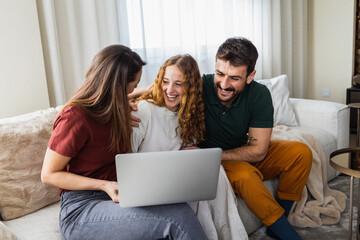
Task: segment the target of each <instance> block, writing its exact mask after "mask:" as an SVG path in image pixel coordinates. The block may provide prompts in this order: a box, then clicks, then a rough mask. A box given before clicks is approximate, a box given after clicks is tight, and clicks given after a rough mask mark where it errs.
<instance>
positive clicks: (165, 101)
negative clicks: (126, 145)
mask: <svg viewBox="0 0 360 240" xmlns="http://www.w3.org/2000/svg"><path fill="white" fill-rule="evenodd" d="M136 102H137V105H138V111H137V112H135V113H133V114H134V115H135V116H136V117H138V118H140V119H141V122H140V126H139V128H133V151H134V152H138V151H157V150H178V149H182V148H185V147H190V146H194V145H197V144H198V143H200V142H201V141H203V140H204V133H205V123H204V103H203V100H202V78H201V75H200V71H199V67H198V65H197V63H196V61H195V59H194V58H193V57H192V56H190V55H188V54H184V55H176V56H173V57H171V58H169V59H168V60H166V61H165V63H164V64H163V65H162V66H161V67H160V70H159V72H158V75H157V77H156V79H155V82H154V84H153V86H152V88H150V90H148V91H147V92H145V93H144V95H143V96H141V97H140V98H138V99H137V100H136Z"/></svg>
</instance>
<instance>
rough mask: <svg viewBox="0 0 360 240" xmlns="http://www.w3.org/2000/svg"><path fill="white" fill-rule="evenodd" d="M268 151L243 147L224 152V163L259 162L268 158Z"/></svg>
mask: <svg viewBox="0 0 360 240" xmlns="http://www.w3.org/2000/svg"><path fill="white" fill-rule="evenodd" d="M266 153H267V151H266V149H260V148H258V147H256V146H249V145H245V146H241V147H238V148H233V149H229V150H224V151H223V153H222V161H244V162H253V163H254V162H259V161H262V160H263V159H264V158H265V156H266Z"/></svg>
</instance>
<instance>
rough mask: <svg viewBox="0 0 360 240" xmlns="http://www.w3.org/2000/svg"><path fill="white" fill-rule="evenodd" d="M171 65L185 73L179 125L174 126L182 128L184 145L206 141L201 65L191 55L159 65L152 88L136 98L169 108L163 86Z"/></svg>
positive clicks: (181, 134)
mask: <svg viewBox="0 0 360 240" xmlns="http://www.w3.org/2000/svg"><path fill="white" fill-rule="evenodd" d="M168 66H176V67H178V69H179V70H180V71H181V72H182V74H183V75H184V79H183V80H182V85H181V86H182V88H183V90H184V95H183V96H182V98H181V103H180V106H179V110H178V120H179V126H178V127H177V128H176V129H175V132H176V134H177V132H178V131H177V130H178V128H179V127H180V128H181V133H180V138H181V140H182V146H181V147H185V146H191V145H196V144H198V143H200V142H201V141H203V140H204V134H205V123H204V119H205V115H204V102H203V99H202V78H201V75H200V71H199V67H198V64H197V62H196V61H195V59H194V58H193V57H192V56H190V55H189V54H184V55H176V56H173V57H171V58H169V59H168V60H166V61H165V63H164V64H163V65H162V66H161V67H160V70H159V72H158V74H157V77H156V79H155V82H154V84H153V86H152V88H150V89H149V90H148V91H147V92H146V93H144V95H142V96H141V97H140V98H138V99H137V100H136V101H139V100H146V101H148V102H150V103H153V104H156V105H158V106H161V107H166V106H165V100H164V93H163V90H162V85H163V78H164V75H165V71H166V68H167V67H168ZM149 100H150V101H149Z"/></svg>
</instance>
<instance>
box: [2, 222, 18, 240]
mask: <svg viewBox="0 0 360 240" xmlns="http://www.w3.org/2000/svg"><path fill="white" fill-rule="evenodd" d="M0 236H1V239H7V240H16V239H17V238H16V236H15V235H14V233H12V232H11V231H10V229H9V228H8V227H7V226H6V225H4V223H2V222H0Z"/></svg>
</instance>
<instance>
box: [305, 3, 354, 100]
mask: <svg viewBox="0 0 360 240" xmlns="http://www.w3.org/2000/svg"><path fill="white" fill-rule="evenodd" d="M354 1H355V0H308V65H307V66H308V69H307V70H308V74H307V76H308V83H307V84H308V85H307V91H308V92H307V96H308V98H310V99H319V100H328V101H333V102H340V103H345V102H346V88H349V87H351V79H352V72H353V42H354V41H353V36H354V34H353V28H354V27H353V26H354V6H355V2H354ZM323 88H326V89H330V97H323V96H322V95H321V90H322V89H323Z"/></svg>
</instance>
